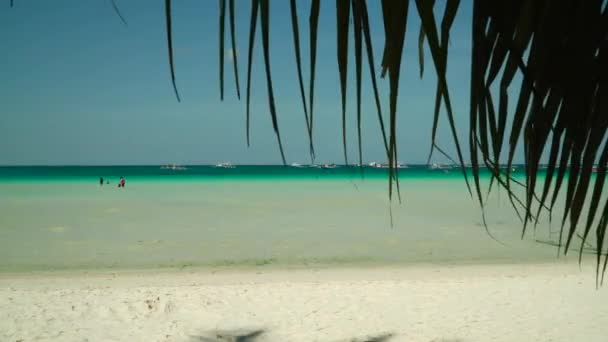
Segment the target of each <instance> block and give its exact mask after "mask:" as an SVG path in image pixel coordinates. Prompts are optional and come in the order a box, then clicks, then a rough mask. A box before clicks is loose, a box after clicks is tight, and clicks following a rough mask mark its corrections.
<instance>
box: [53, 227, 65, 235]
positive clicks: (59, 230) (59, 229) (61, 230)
mask: <svg viewBox="0 0 608 342" xmlns="http://www.w3.org/2000/svg"><path fill="white" fill-rule="evenodd" d="M66 230H68V227H64V226H54V227H50V228H49V231H50V232H51V233H56V234H61V233H65V231H66Z"/></svg>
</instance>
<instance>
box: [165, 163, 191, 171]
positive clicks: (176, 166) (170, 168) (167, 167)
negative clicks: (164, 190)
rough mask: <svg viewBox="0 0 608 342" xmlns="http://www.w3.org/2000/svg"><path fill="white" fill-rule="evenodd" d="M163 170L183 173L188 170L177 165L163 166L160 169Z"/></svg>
mask: <svg viewBox="0 0 608 342" xmlns="http://www.w3.org/2000/svg"><path fill="white" fill-rule="evenodd" d="M160 168H161V169H162V170H173V171H182V170H188V168H187V167H184V166H179V165H176V164H167V165H163V166H161V167H160Z"/></svg>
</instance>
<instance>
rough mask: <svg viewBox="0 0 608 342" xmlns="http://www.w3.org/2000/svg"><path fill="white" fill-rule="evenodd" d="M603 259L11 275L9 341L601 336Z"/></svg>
mask: <svg viewBox="0 0 608 342" xmlns="http://www.w3.org/2000/svg"><path fill="white" fill-rule="evenodd" d="M593 267H594V265H593V262H592V261H590V260H589V261H587V262H585V263H584V264H583V269H582V270H579V267H578V265H577V264H573V263H564V262H561V261H556V262H554V263H548V264H532V265H531V264H519V265H471V266H465V265H459V266H445V265H443V266H437V265H420V266H409V267H381V268H342V269H333V268H331V269H330V268H327V269H310V268H309V269H291V270H289V269H283V270H280V269H276V270H273V269H266V268H264V267H259V268H256V269H250V270H243V271H237V270H216V271H211V270H196V271H192V270H183V271H161V272H151V271H150V272H141V271H138V272H122V273H107V272H104V273H76V272H73V273H71V274H68V273H64V274H61V273H48V274H41V273H37V274H20V275H19V274H13V275H10V274H4V275H1V276H0V340H2V341H11V342H16V341H23V342H25V341H34V340H35V341H444V342H448V341H450V342H455V341H564V342H565V341H588V342H592V341H598V342H599V341H606V336H607V335H608V324H607V323H608V307H607V306H606V303H608V291H607V290H608V289H606V288H600V289H599V290H596V289H595V275H594V270H593ZM239 336H240V337H239ZM247 336H249V338H247Z"/></svg>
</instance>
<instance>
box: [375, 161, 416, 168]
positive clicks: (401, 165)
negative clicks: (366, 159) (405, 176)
mask: <svg viewBox="0 0 608 342" xmlns="http://www.w3.org/2000/svg"><path fill="white" fill-rule="evenodd" d="M368 165H369V166H370V167H374V168H377V169H388V168H389V165H388V164H382V163H376V162H371V163H369V164H368ZM396 167H397V169H407V168H408V167H409V166H407V164H403V163H397V166H396Z"/></svg>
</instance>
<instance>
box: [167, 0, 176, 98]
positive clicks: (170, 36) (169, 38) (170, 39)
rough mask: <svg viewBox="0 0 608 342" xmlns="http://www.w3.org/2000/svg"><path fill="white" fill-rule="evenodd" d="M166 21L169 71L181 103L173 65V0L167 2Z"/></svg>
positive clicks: (174, 89)
mask: <svg viewBox="0 0 608 342" xmlns="http://www.w3.org/2000/svg"><path fill="white" fill-rule="evenodd" d="M165 19H166V25H167V50H168V51H169V69H170V70H171V83H172V84H173V91H175V97H176V98H177V102H180V98H179V92H178V91H177V85H175V67H174V64H173V34H172V33H171V0H165Z"/></svg>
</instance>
